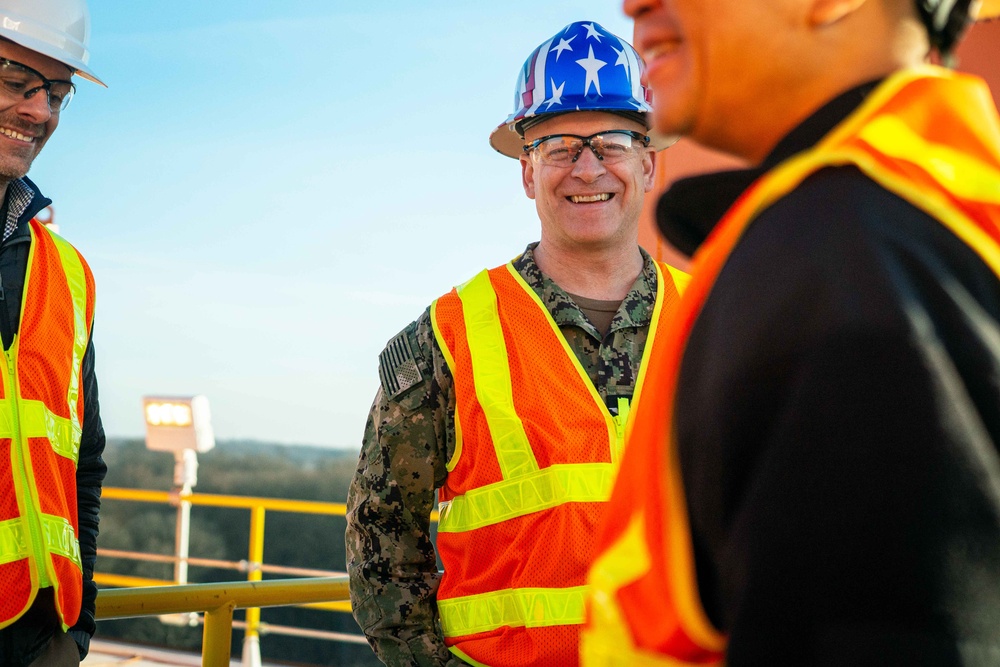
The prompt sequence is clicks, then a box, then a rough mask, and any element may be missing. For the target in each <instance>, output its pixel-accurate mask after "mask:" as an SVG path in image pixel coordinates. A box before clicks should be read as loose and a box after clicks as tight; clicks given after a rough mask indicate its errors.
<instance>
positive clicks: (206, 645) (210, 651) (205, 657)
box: [201, 600, 236, 667]
mask: <svg viewBox="0 0 1000 667" xmlns="http://www.w3.org/2000/svg"><path fill="white" fill-rule="evenodd" d="M234 609H236V603H235V602H234V601H232V600H230V601H229V602H227V603H226V604H224V605H222V606H221V607H216V608H215V609H210V610H208V611H206V612H205V630H204V632H203V633H202V652H201V667H229V657H230V654H231V653H232V650H231V646H232V643H233V610H234Z"/></svg>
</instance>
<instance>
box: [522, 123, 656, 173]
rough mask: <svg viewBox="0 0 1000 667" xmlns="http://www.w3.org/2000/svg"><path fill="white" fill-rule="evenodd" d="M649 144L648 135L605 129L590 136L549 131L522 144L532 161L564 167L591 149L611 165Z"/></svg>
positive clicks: (636, 152)
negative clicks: (586, 149) (550, 132)
mask: <svg viewBox="0 0 1000 667" xmlns="http://www.w3.org/2000/svg"><path fill="white" fill-rule="evenodd" d="M648 146H649V137H647V136H646V135H644V134H643V133H642V132H635V131H633V130H604V131H603V132H598V133H596V134H592V135H590V136H589V137H581V136H580V135H578V134H550V135H548V136H545V137H541V138H539V139H535V140H534V141H532V142H531V143H529V144H525V145H524V152H525V153H527V154H528V155H530V156H531V159H532V160H534V161H535V162H541V163H542V164H547V165H552V166H555V167H565V166H568V165H571V164H573V163H574V162H576V161H577V160H579V159H580V154H581V153H583V149H584V148H590V150H592V151H594V155H596V156H597V159H598V160H601V161H603V162H605V163H607V164H614V163H615V162H620V161H622V160H626V159H628V158H630V157H633V156H635V155H638V154H639V153H640V152H642V151H644V150H645V149H646V148H647V147H648Z"/></svg>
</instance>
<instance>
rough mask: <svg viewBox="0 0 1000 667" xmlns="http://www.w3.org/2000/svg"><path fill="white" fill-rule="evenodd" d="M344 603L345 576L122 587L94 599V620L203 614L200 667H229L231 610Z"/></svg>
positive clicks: (346, 589) (102, 592) (346, 597)
mask: <svg viewBox="0 0 1000 667" xmlns="http://www.w3.org/2000/svg"><path fill="white" fill-rule="evenodd" d="M347 599H348V587H347V577H346V576H341V577H314V578H308V579H285V580H282V581H247V582H242V581H236V582H226V583H220V584H185V585H181V586H157V587H151V588H122V589H118V590H102V591H101V593H100V595H98V596H97V618H98V620H101V619H110V618H131V617H135V616H158V615H160V614H177V613H189V612H204V613H205V629H204V631H203V633H202V654H201V656H202V657H201V664H202V667H229V659H230V653H231V651H230V647H231V645H232V635H233V610H234V609H238V608H240V609H242V608H246V609H247V610H248V611H249V610H250V609H258V610H259V609H260V607H278V606H285V605H295V604H307V603H323V602H332V601H338V600H339V601H343V600H347Z"/></svg>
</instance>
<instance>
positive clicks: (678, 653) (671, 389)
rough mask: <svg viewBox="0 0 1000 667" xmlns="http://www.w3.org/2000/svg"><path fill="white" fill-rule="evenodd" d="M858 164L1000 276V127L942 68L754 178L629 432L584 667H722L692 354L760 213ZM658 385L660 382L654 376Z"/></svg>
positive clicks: (697, 283)
mask: <svg viewBox="0 0 1000 667" xmlns="http://www.w3.org/2000/svg"><path fill="white" fill-rule="evenodd" d="M842 165H853V166H855V167H857V168H858V169H860V170H861V171H862V172H864V173H865V174H866V175H867V176H868V177H869V178H871V179H872V180H874V181H875V182H877V183H879V184H880V185H881V186H882V187H884V188H886V189H887V190H889V191H890V192H893V193H895V194H897V195H899V196H900V197H902V198H903V199H905V200H907V201H909V202H911V203H912V204H913V205H915V206H916V207H917V208H920V209H921V210H923V211H925V212H927V213H928V214H930V215H931V216H933V217H934V218H936V219H937V220H939V221H940V222H941V224H943V225H944V226H945V227H947V228H948V229H950V230H951V231H952V232H953V233H954V234H955V235H956V236H958V237H959V238H960V239H962V240H963V241H964V242H965V243H967V244H968V245H969V246H970V247H971V248H972V249H973V250H975V251H976V252H977V253H978V254H979V256H980V257H981V258H982V259H983V261H984V262H986V264H987V265H989V266H990V268H991V269H992V270H993V271H994V272H995V273H997V274H998V275H1000V122H998V119H997V111H996V108H995V106H994V105H993V101H992V99H991V96H990V92H989V89H988V88H987V87H986V85H985V84H984V83H983V82H982V81H980V80H979V79H976V78H975V77H971V76H968V75H963V74H958V73H956V72H951V71H948V70H943V69H940V68H936V67H930V66H927V67H920V68H915V69H911V70H905V71H901V72H898V73H896V74H894V75H893V76H891V77H889V78H888V79H886V80H885V81H884V82H883V83H882V84H881V85H880V86H879V87H878V88H877V89H876V90H875V91H873V92H872V93H871V95H869V96H868V98H867V99H866V100H865V101H864V102H863V103H862V105H861V106H860V107H859V108H858V109H857V110H856V111H855V112H854V113H853V114H851V115H850V116H849V117H848V118H847V119H845V120H844V121H843V122H842V123H841V124H840V125H838V126H837V127H836V128H834V129H833V130H832V131H831V132H830V133H829V134H828V135H827V136H826V137H824V138H823V139H822V140H821V141H820V142H819V143H818V144H816V145H815V146H814V147H813V148H811V149H809V150H806V151H804V152H802V153H800V154H798V155H796V156H794V157H792V158H790V159H789V160H787V161H786V162H784V163H782V164H781V165H779V166H778V167H776V168H775V169H773V170H772V171H770V172H768V173H767V174H766V175H764V176H763V177H762V178H761V179H760V180H758V181H757V183H755V184H754V185H753V186H752V187H751V188H750V189H749V190H747V192H745V193H744V194H743V195H742V196H741V198H740V199H739V200H738V201H737V202H736V203H735V204H734V205H733V207H732V208H731V209H730V211H729V212H728V213H727V214H726V215H725V216H724V218H723V219H722V220H721V221H720V222H719V224H718V225H717V226H716V228H715V229H714V230H713V232H712V234H711V235H710V236H709V238H708V240H707V241H706V242H705V244H704V245H703V246H702V248H701V249H700V250H699V252H698V254H697V255H696V257H695V260H694V266H693V271H692V279H691V284H690V286H689V288H688V289H687V291H686V292H685V294H684V298H683V299H682V300H681V303H680V305H679V306H678V310H677V313H676V319H675V326H674V327H672V328H671V330H670V333H669V335H668V336H667V340H665V341H664V343H663V345H660V346H658V347H657V349H656V350H655V351H654V355H655V356H654V357H653V358H652V359H651V360H650V364H651V365H652V367H653V368H655V369H656V372H655V373H653V375H652V377H651V380H652V381H650V382H648V383H647V386H646V389H645V396H644V398H643V405H644V406H645V409H640V410H638V411H637V414H636V417H635V421H634V424H633V426H632V428H631V430H630V431H629V434H628V436H627V437H628V442H629V446H628V450H627V452H626V456H625V460H624V462H623V465H622V470H621V472H620V474H619V478H618V483H617V485H616V487H615V489H614V493H613V496H612V499H611V506H610V511H609V515H610V516H613V517H614V521H613V522H607V523H605V524H604V525H603V527H602V530H601V534H600V540H599V556H598V557H597V559H596V560H595V562H594V565H593V567H592V568H591V572H590V575H589V577H588V581H589V583H590V584H591V586H592V595H591V597H590V598H589V600H588V618H587V626H586V628H585V629H584V631H583V633H582V648H581V651H582V657H583V664H584V665H586V666H588V667H596V666H601V667H607V666H611V665H621V666H623V667H624V666H626V665H628V666H629V667H633V666H635V667H643V666H654V665H655V666H666V665H669V666H672V667H678V666H681V665H719V664H722V663H723V661H724V657H725V649H726V637H725V635H724V634H722V633H721V632H719V631H718V630H717V629H716V628H714V627H713V626H712V624H711V623H710V622H709V620H708V618H707V617H706V615H705V613H704V610H703V608H702V606H701V599H700V597H699V594H698V590H697V580H696V578H695V570H694V563H693V551H692V546H691V535H690V527H689V523H688V514H687V507H686V504H685V502H686V501H685V495H684V488H683V483H682V479H681V476H680V466H679V462H678V460H677V457H678V451H677V444H676V442H675V441H674V439H673V437H674V431H673V428H672V421H673V413H672V411H673V409H674V408H675V400H674V399H675V394H676V390H677V382H678V376H679V371H680V364H681V359H682V357H683V351H684V347H685V344H686V341H687V339H688V336H689V335H690V333H691V330H692V328H693V326H694V323H695V321H696V319H697V317H698V314H699V312H700V311H701V308H702V306H703V304H704V303H705V300H706V299H707V298H708V295H709V293H710V292H711V289H712V286H713V284H714V282H715V279H716V277H717V276H718V274H719V272H720V271H721V270H722V267H723V266H724V265H725V263H726V260H727V259H728V257H729V255H730V253H731V252H732V251H733V248H734V247H735V246H736V245H737V243H738V242H739V240H740V237H741V236H742V234H743V233H744V231H745V230H746V229H747V227H748V226H749V225H750V224H751V223H752V221H753V220H754V218H756V217H757V215H758V214H759V213H760V212H761V211H763V210H764V209H766V208H767V207H769V206H770V205H772V204H774V203H775V202H776V201H777V200H779V199H781V198H782V197H783V196H785V195H786V194H788V193H789V192H791V191H792V190H794V189H795V188H796V187H797V186H798V185H799V184H800V183H801V182H802V181H803V180H804V179H805V178H807V177H808V176H809V175H810V174H813V173H815V172H816V171H818V170H820V169H823V168H825V167H830V166H842ZM653 378H655V380H653Z"/></svg>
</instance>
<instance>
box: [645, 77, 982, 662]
mask: <svg viewBox="0 0 1000 667" xmlns="http://www.w3.org/2000/svg"><path fill="white" fill-rule="evenodd" d="M872 87H873V86H872V85H868V86H863V87H861V88H858V89H855V90H853V91H850V92H849V93H846V94H845V95H842V96H840V97H838V98H837V99H835V100H833V101H832V102H831V103H830V104H829V105H827V106H826V107H824V108H823V109H821V110H819V111H818V112H817V113H816V114H814V115H813V116H812V117H811V118H809V119H808V120H806V121H805V122H804V123H803V124H802V125H801V126H800V127H799V128H797V129H796V130H794V131H793V132H792V133H790V134H789V135H788V136H787V137H786V138H785V139H784V140H783V141H782V142H781V143H780V144H779V145H778V146H777V147H776V148H775V150H774V152H773V153H772V155H771V156H769V157H768V158H767V160H766V161H765V162H764V164H763V165H762V166H761V167H760V168H758V169H753V170H743V171H738V172H728V173H726V174H722V175H714V176H709V177H702V178H699V179H689V180H688V181H685V182H681V183H678V185H677V186H676V187H675V188H673V189H672V190H671V191H670V193H668V194H667V195H666V197H665V198H664V201H663V202H661V203H660V206H659V209H658V210H659V213H660V215H661V219H660V224H661V227H662V228H663V229H664V232H665V234H666V235H667V236H668V238H670V239H671V240H672V241H673V242H674V243H675V244H677V245H678V246H680V247H681V249H683V250H686V251H688V252H692V251H694V250H695V249H696V248H697V246H698V245H699V244H700V243H701V242H702V241H703V240H704V237H705V235H706V234H707V233H708V232H709V231H710V230H711V228H712V226H713V225H714V224H715V223H716V221H717V220H718V219H719V217H720V216H721V215H722V213H723V212H724V207H725V206H727V205H728V204H725V205H723V206H717V205H715V204H714V202H717V201H719V200H722V199H725V200H726V201H727V202H731V201H732V200H733V199H735V197H736V196H738V195H739V194H740V193H741V192H742V191H743V190H744V189H745V188H746V187H747V186H748V185H749V184H750V183H751V182H752V181H753V180H754V179H756V178H757V177H759V176H760V175H761V174H762V173H763V172H764V171H766V170H767V169H769V168H770V167H772V166H773V165H775V164H777V163H778V162H780V161H781V160H783V159H785V158H786V157H788V156H790V155H793V154H795V153H796V152H798V151H801V150H803V149H806V148H808V147H810V146H812V145H813V144H815V142H816V141H817V140H818V139H819V138H821V137H822V136H824V135H825V134H826V133H827V132H828V131H829V130H830V129H832V128H833V127H834V126H835V125H836V124H837V123H838V122H839V121H840V120H842V119H843V118H844V117H845V116H846V115H848V114H849V113H850V112H851V111H852V110H853V109H854V108H856V106H857V105H858V104H859V103H860V101H861V100H862V99H863V97H864V95H866V94H867V93H868V92H870V90H871V89H872ZM998 189H1000V184H998ZM692 197H693V198H694V203H692ZM998 322H1000V281H998V279H997V276H996V275H995V274H993V272H992V271H990V269H989V268H988V267H987V266H986V265H985V264H984V263H983V262H982V260H981V259H980V258H979V256H978V255H976V254H975V253H974V252H973V251H972V250H971V249H970V248H969V247H968V246H966V245H965V244H964V243H963V242H962V241H961V240H959V239H958V238H957V237H955V236H954V235H953V234H952V233H951V232H950V231H949V230H948V229H946V228H945V227H944V226H943V225H941V224H940V223H938V222H937V221H936V220H934V219H933V218H931V217H930V216H929V215H927V214H926V213H924V212H922V211H920V210H918V209H917V208H915V207H914V206H913V205H911V204H910V203H908V202H906V201H904V200H902V199H900V198H899V197H897V196H895V195H894V194H892V193H890V192H888V191H886V190H885V189H883V188H882V187H880V186H879V185H877V184H876V183H874V182H873V181H871V180H870V179H868V178H867V177H866V176H864V175H863V174H862V173H861V172H860V171H858V170H857V169H855V168H853V167H841V168H829V169H824V170H822V171H820V172H818V173H816V174H814V175H812V176H811V177H810V178H808V179H807V180H805V181H804V182H803V183H802V184H801V185H800V186H799V187H798V188H796V189H795V190H794V191H792V192H791V193H790V194H789V195H787V196H786V197H785V198H783V199H781V200H779V201H778V202H776V203H775V204H774V205H772V206H771V207H770V208H768V209H767V210H765V211H763V212H762V213H761V214H760V215H759V216H758V218H757V219H756V220H755V221H754V222H753V223H752V224H751V226H750V227H749V228H748V230H747V231H746V233H745V235H744V236H743V238H742V239H741V241H740V242H739V244H738V245H737V247H736V248H735V249H734V251H733V253H732V254H731V256H730V258H729V260H728V262H727V264H726V265H725V267H724V268H723V270H722V271H721V273H720V274H719V276H718V279H717V281H716V283H715V285H714V287H713V289H712V291H711V293H710V295H709V296H708V298H707V300H706V302H705V304H704V308H703V310H702V311H701V313H700V315H699V317H698V320H697V322H696V323H695V325H694V328H693V330H692V332H691V336H690V339H689V342H688V345H687V348H686V349H685V354H684V359H683V362H682V366H681V372H680V379H679V388H678V395H677V404H676V433H677V438H678V446H679V450H680V460H681V467H682V473H683V477H684V483H685V491H686V494H687V500H688V505H689V511H690V515H691V528H692V536H693V539H694V545H695V557H696V568H697V574H698V584H699V590H700V594H701V598H702V601H703V603H704V605H705V608H706V611H707V613H708V615H709V617H710V618H711V619H712V621H713V622H714V623H715V624H717V626H719V627H720V628H722V629H723V630H725V631H726V632H728V633H729V635H730V644H729V654H728V657H727V664H728V665H729V666H730V667H740V666H741V665H814V664H822V665H868V664H871V665H958V664H975V665H979V664H982V665H987V664H990V665H993V664H1000V453H998V446H997V443H998V442H1000V325H998Z"/></svg>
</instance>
